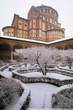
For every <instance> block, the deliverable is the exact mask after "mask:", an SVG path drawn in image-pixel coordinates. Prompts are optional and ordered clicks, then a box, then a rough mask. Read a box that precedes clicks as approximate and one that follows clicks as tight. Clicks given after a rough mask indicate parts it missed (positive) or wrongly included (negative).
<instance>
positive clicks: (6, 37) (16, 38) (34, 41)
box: [0, 35, 73, 45]
mask: <svg viewBox="0 0 73 110" xmlns="http://www.w3.org/2000/svg"><path fill="white" fill-rule="evenodd" d="M0 37H1V38H5V39H12V40H18V41H26V42H33V43H38V44H45V45H50V44H53V43H58V42H63V41H67V40H71V39H73V37H69V38H63V39H59V40H55V41H51V42H44V41H38V40H32V39H24V38H18V37H11V36H3V35H2V36H0Z"/></svg>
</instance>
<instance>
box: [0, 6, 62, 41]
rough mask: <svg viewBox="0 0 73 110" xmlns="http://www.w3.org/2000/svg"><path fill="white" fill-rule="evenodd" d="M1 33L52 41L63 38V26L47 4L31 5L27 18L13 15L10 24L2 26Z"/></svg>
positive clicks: (53, 10) (56, 14) (54, 11)
mask: <svg viewBox="0 0 73 110" xmlns="http://www.w3.org/2000/svg"><path fill="white" fill-rule="evenodd" d="M2 30H3V34H4V35H7V36H15V37H19V38H26V39H35V40H41V41H54V40H57V39H62V38H64V28H61V24H60V23H59V22H58V13H57V11H56V10H55V9H53V8H52V7H48V6H44V5H41V6H37V7H35V6H32V7H31V8H30V10H29V12H28V18H27V19H25V18H22V17H20V16H19V15H16V14H15V15H14V18H13V21H12V24H11V26H6V27H3V29H2Z"/></svg>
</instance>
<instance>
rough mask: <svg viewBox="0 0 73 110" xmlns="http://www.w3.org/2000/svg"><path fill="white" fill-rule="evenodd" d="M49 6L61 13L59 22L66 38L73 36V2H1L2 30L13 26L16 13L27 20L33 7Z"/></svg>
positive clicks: (41, 0) (10, 0)
mask: <svg viewBox="0 0 73 110" xmlns="http://www.w3.org/2000/svg"><path fill="white" fill-rule="evenodd" d="M41 4H43V5H48V6H51V7H53V8H55V9H56V10H57V11H58V13H59V22H60V23H61V24H62V27H63V28H65V36H69V37H72V35H73V0H0V29H1V28H2V27H4V26H8V25H11V23H12V19H13V16H14V13H16V14H18V15H20V16H21V17H25V18H27V13H28V11H29V9H30V7H31V6H32V5H34V6H37V5H41Z"/></svg>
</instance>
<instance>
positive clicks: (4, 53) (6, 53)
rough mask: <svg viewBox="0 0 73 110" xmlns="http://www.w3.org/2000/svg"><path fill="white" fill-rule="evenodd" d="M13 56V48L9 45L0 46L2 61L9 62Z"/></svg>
mask: <svg viewBox="0 0 73 110" xmlns="http://www.w3.org/2000/svg"><path fill="white" fill-rule="evenodd" d="M10 56H11V47H10V45H9V44H6V43H2V44H0V59H2V60H7V59H10Z"/></svg>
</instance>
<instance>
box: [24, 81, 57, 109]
mask: <svg viewBox="0 0 73 110" xmlns="http://www.w3.org/2000/svg"><path fill="white" fill-rule="evenodd" d="M26 85H27V87H28V88H29V89H30V91H31V102H30V106H29V109H28V110H32V109H34V108H35V109H36V108H39V109H44V108H45V109H48V108H51V98H52V94H53V93H54V91H56V89H57V88H58V87H56V86H53V85H51V84H44V83H35V84H26Z"/></svg>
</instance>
